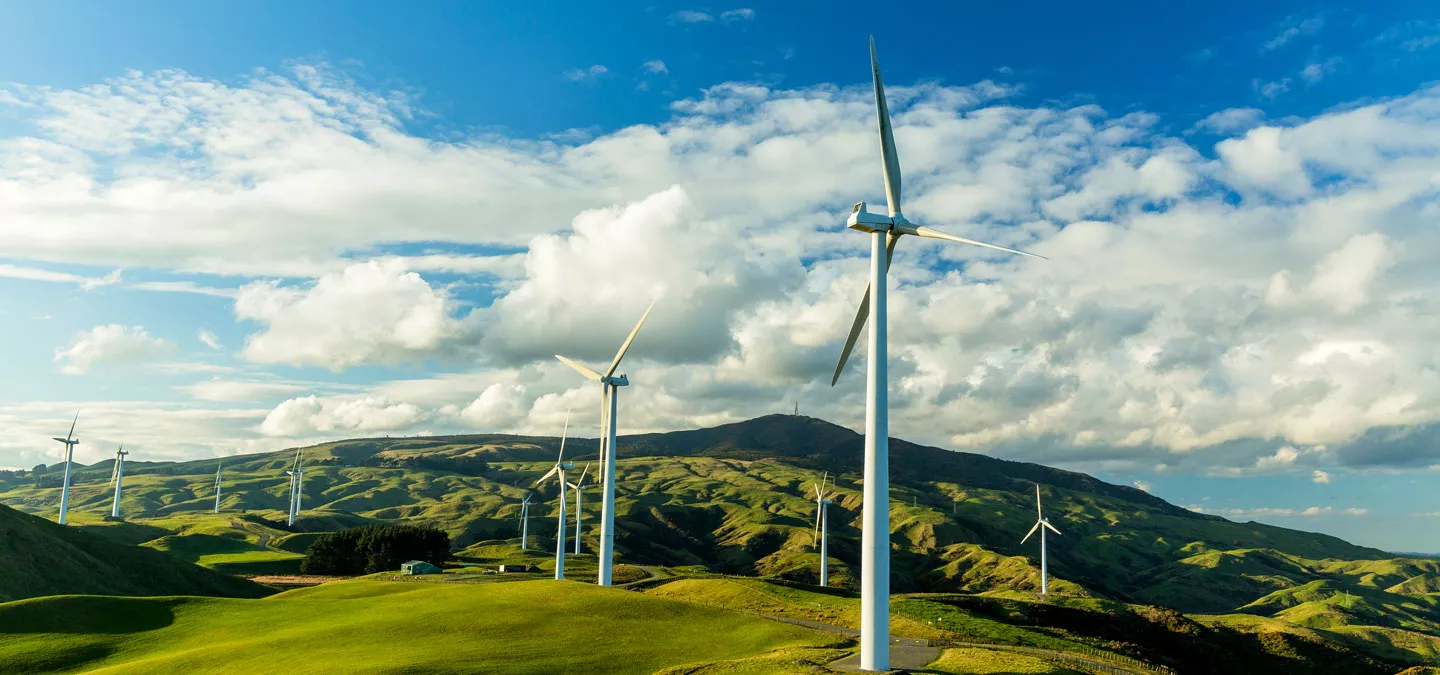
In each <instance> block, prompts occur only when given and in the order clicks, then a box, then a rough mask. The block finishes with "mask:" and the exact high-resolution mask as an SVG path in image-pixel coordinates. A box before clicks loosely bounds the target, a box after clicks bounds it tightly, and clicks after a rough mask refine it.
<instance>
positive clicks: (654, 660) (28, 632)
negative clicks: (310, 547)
mask: <svg viewBox="0 0 1440 675" xmlns="http://www.w3.org/2000/svg"><path fill="white" fill-rule="evenodd" d="M76 617H81V618H80V619H78V620H77V618H76ZM562 618H563V620H562ZM0 634H3V635H4V639H0V672H6V673H27V672H42V671H50V670H57V669H69V670H75V669H84V670H90V669H97V668H105V669H106V672H114V673H142V672H143V673H193V672H217V671H220V670H225V671H228V672H268V671H272V670H274V669H275V668H276V667H277V661H276V659H277V658H279V656H278V655H280V654H283V655H284V663H285V667H284V669H285V670H286V672H295V673H381V672H401V671H404V672H426V673H480V672H483V673H558V672H607V673H652V672H655V671H656V670H658V669H661V668H665V667H669V666H676V665H680V664H687V663H704V662H710V661H721V660H730V659H738V658H745V657H751V656H755V655H757V654H760V653H763V652H767V651H769V650H773V649H778V648H787V647H790V648H794V647H813V646H819V645H823V644H826V643H828V642H832V641H833V640H832V639H831V638H829V637H826V636H824V635H821V634H818V633H814V632H812V631H808V630H805V629H801V628H797V627H793V626H788V625H785V624H779V623H774V622H769V621H764V620H760V619H754V618H750V617H746V616H743V615H739V614H735V613H730V612H723V611H719V610H714V609H709V608H703V607H697V606H695V605H693V604H690V603H680V602H673V601H667V600H663V599H660V598H653V597H646V596H644V595H641V594H637V593H629V592H626V591H620V590H615V589H603V588H599V587H596V586H593V585H585V584H575V583H557V582H554V581H528V582H516V583H506V584H483V585H471V584H417V583H384V582H370V581H355V582H346V583H337V584H327V585H325V586H320V587H315V588H308V589H302V590H298V591H291V592H288V593H282V594H280V595H276V596H273V597H270V598H266V599H264V600H221V599H202V598H151V599H129V598H100V597H84V596H81V597H58V598H43V599H38V600H29V601H23V602H17V603H9V604H4V605H0Z"/></svg>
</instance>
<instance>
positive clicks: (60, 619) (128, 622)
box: [0, 595, 184, 635]
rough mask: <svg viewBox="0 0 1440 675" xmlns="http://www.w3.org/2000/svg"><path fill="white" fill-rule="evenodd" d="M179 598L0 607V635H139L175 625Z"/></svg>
mask: <svg viewBox="0 0 1440 675" xmlns="http://www.w3.org/2000/svg"><path fill="white" fill-rule="evenodd" d="M181 602H184V600H182V599H180V598H126V597H111V596H104V595H59V596H53V597H48V598H36V599H34V600H24V601H20V602H12V603H8V604H5V605H3V606H0V635H6V634H9V635H21V634H25V633H86V634H91V635H93V634H97V633H98V634H122V633H143V632H145V631H150V630H155V629H157V628H164V627H166V626H169V625H170V624H172V623H174V622H175V609H174V608H175V606H176V605H178V604H180V603H181Z"/></svg>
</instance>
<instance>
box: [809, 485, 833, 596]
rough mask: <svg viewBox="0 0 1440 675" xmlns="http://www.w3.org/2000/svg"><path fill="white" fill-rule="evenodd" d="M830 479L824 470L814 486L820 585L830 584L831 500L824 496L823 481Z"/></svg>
mask: <svg viewBox="0 0 1440 675" xmlns="http://www.w3.org/2000/svg"><path fill="white" fill-rule="evenodd" d="M829 479H830V472H828V471H827V472H825V477H824V478H821V479H820V484H819V485H816V486H815V535H812V536H814V537H816V538H818V539H819V542H820V585H821V586H829V585H830V561H829V555H830V553H829V551H830V504H831V501H830V500H829V499H826V498H825V482H826V481H827V480H829Z"/></svg>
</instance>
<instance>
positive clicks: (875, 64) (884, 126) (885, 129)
mask: <svg viewBox="0 0 1440 675" xmlns="http://www.w3.org/2000/svg"><path fill="white" fill-rule="evenodd" d="M870 70H871V72H873V73H874V75H875V115H876V117H878V118H879V119H880V153H881V155H882V156H883V158H884V165H883V169H884V171H885V200H886V201H887V202H889V204H890V216H891V217H892V218H893V217H895V216H897V215H900V156H899V155H898V154H896V152H895V134H894V130H893V129H891V128H890V107H889V106H888V105H886V103H885V84H884V83H883V82H881V81H880V59H879V58H877V57H876V56H875V37H874V36H871V37H870Z"/></svg>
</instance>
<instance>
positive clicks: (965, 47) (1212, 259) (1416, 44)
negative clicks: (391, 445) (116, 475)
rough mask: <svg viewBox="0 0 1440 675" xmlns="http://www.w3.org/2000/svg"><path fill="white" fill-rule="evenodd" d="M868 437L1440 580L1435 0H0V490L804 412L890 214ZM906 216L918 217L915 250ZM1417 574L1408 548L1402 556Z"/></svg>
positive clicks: (851, 388) (854, 395) (845, 402)
mask: <svg viewBox="0 0 1440 675" xmlns="http://www.w3.org/2000/svg"><path fill="white" fill-rule="evenodd" d="M871 34H873V35H874V36H875V37H876V40H877V42H878V45H879V49H880V55H881V59H882V66H883V67H884V72H885V78H886V82H887V83H888V85H889V86H890V93H891V106H892V109H893V110H894V111H895V112H896V116H897V117H896V119H897V128H898V129H899V131H898V132H897V133H898V134H899V144H900V151H901V160H902V165H904V166H905V172H906V173H905V175H906V178H907V181H908V182H907V198H908V200H909V201H907V209H906V212H907V214H917V215H918V216H919V217H925V218H929V219H930V222H932V223H933V224H935V225H937V226H940V227H943V228H946V229H950V230H954V231H956V232H957V233H960V234H965V235H966V236H976V237H978V238H982V239H988V240H991V241H996V242H997V243H1003V244H1008V245H1015V246H1024V247H1027V248H1030V249H1033V250H1037V251H1040V252H1043V253H1045V254H1046V255H1049V256H1050V257H1051V258H1052V259H1053V260H1054V261H1055V262H1053V263H1049V264H1047V266H1044V267H1037V266H1033V265H1030V264H1027V263H1016V262H1014V261H1007V260H1002V259H994V258H989V257H986V256H983V255H978V254H976V253H973V252H968V251H956V250H951V249H945V248H941V247H937V246H933V245H930V244H920V243H915V242H906V247H903V250H902V252H901V254H900V257H898V258H897V260H898V261H899V262H900V264H902V265H903V268H901V269H903V270H904V271H903V272H899V273H897V275H896V276H897V277H898V281H897V291H896V292H897V294H898V296H897V297H898V298H899V301H898V302H897V303H896V305H895V306H894V307H893V308H892V311H894V312H896V315H895V316H896V317H897V318H896V319H895V326H896V328H895V329H894V331H895V337H894V340H895V342H896V344H897V345H900V347H901V348H900V349H899V350H897V352H896V356H895V357H894V361H895V363H892V370H893V371H894V372H895V373H896V377H897V381H896V387H897V391H896V393H895V394H894V398H895V400H896V401H897V407H896V410H895V414H894V418H893V420H894V421H893V422H892V428H893V430H894V432H895V433H896V434H897V435H899V436H902V437H906V438H910V439H913V440H917V441H921V442H927V443H932V444H936V445H941V446H945V447H955V448H959V449H966V450H971V451H980V452H989V453H992V454H996V455H1000V456H1005V457H1011V458H1017V459H1026V460H1031V461H1040V462H1045V463H1050V464H1056V465H1061V466H1067V467H1070V468H1075V469H1077V470H1084V471H1088V472H1092V473H1096V474H1098V475H1100V476H1102V477H1105V478H1107V479H1109V480H1113V481H1116V482H1121V483H1137V484H1140V485H1142V486H1144V487H1145V488H1146V489H1149V490H1151V491H1152V492H1154V493H1155V494H1157V495H1159V496H1161V497H1164V498H1166V499H1168V500H1170V501H1172V502H1174V503H1177V504H1181V505H1186V506H1191V507H1194V508H1197V509H1203V510H1206V511H1208V512H1215V513H1221V514H1223V515H1227V516H1229V517H1233V518H1237V519H1242V520H1243V519H1248V518H1255V519H1259V520H1262V521H1264V522H1270V523H1274V524H1279V525H1285V526H1290V527H1298V528H1302V529H1311V530H1320V531H1326V532H1331V533H1334V534H1337V535H1340V536H1344V537H1347V538H1350V539H1352V540H1354V541H1357V542H1359V543H1365V544H1371V545H1375V546H1382V547H1387V548H1391V549H1401V548H1407V549H1420V550H1432V551H1440V535H1435V536H1429V537H1428V538H1423V539H1420V540H1416V539H1413V538H1407V537H1408V535H1407V534H1406V532H1411V531H1413V526H1414V525H1415V524H1417V523H1430V522H1434V519H1435V518H1436V517H1437V516H1436V515H1435V514H1440V498H1437V497H1429V496H1427V495H1430V494H1433V491H1429V490H1424V489H1422V488H1423V487H1425V486H1426V484H1427V481H1431V480H1434V479H1435V476H1436V474H1435V471H1434V468H1435V467H1436V466H1440V452H1436V448H1437V447H1440V445H1437V444H1436V443H1434V442H1432V440H1431V439H1432V438H1433V431H1432V427H1433V425H1434V424H1435V423H1436V422H1437V421H1440V377H1436V376H1435V373H1437V372H1440V363H1437V361H1436V359H1435V358H1434V357H1432V356H1430V355H1429V349H1428V345H1430V344H1433V338H1434V337H1437V336H1440V324H1437V322H1436V321H1435V320H1434V319H1433V318H1432V317H1433V316H1435V315H1436V313H1434V312H1429V311H1428V309H1429V303H1430V302H1431V300H1429V298H1430V297H1431V294H1430V291H1431V290H1433V289H1434V287H1435V286H1436V281H1437V280H1440V279H1437V278H1436V276H1435V275H1434V273H1433V272H1432V271H1431V270H1433V269H1435V267H1434V266H1433V262H1436V261H1432V260H1430V259H1429V258H1430V257H1432V256H1433V255H1434V254H1433V253H1428V252H1429V251H1434V250H1437V249H1436V247H1434V246H1431V245H1430V244H1432V243H1434V242H1432V240H1433V239H1434V238H1435V235H1434V234H1433V233H1432V232H1431V231H1432V230H1433V222H1434V217H1435V216H1436V215H1437V214H1440V202H1437V198H1436V195H1435V190H1434V189H1433V188H1431V187H1428V186H1427V183H1426V181H1427V180H1429V179H1428V178H1427V176H1433V175H1436V174H1435V172H1436V171H1440V141H1437V140H1436V139H1435V138H1434V137H1433V136H1432V135H1431V134H1430V132H1429V129H1432V128H1436V127H1435V125H1434V122H1436V121H1440V120H1436V119H1435V118H1436V117H1440V112H1437V111H1440V104H1437V103H1436V101H1437V100H1440V93H1436V91H1435V90H1434V89H1432V88H1431V87H1430V85H1429V83H1430V81H1431V79H1432V77H1433V75H1432V74H1433V73H1434V72H1436V71H1435V67H1436V65H1437V62H1440V9H1437V8H1436V7H1434V6H1433V5H1431V4H1426V3H1413V2H1411V3H1404V2H1374V3H1366V4H1364V5H1356V6H1345V5H1316V4H1302V3H1264V4H1263V5H1257V4H1255V3H1138V2H1136V3H1106V4H1105V7H1104V8H1103V9H1100V10H1096V9H1094V8H1093V7H1089V6H1082V5H1081V4H1079V3H1051V4H1049V5H1048V6H1046V7H1045V9H1044V11H1035V10H1033V9H1031V10H1030V11H1020V10H1017V9H1014V8H1010V7H1007V6H1004V5H1003V4H1000V3H990V4H975V5H970V6H967V5H961V4H960V3H934V4H933V5H932V6H928V7H926V6H912V7H907V8H906V9H904V10H897V11H893V12H890V13H888V14H883V15H882V13H881V12H879V11H877V10H876V9H875V8H874V7H873V6H866V5H860V4H853V5H852V4H846V3H823V4H822V3H782V4H777V5H776V6H765V5H759V4H753V5H752V4H739V3H737V4H735V5H733V6H731V5H678V4H677V5H644V4H636V5H633V6H624V7H613V6H605V5H596V4H594V3H530V4H528V5H526V4H524V3H494V4H493V5H492V6H486V5H481V4H479V3H439V2H435V3H425V4H423V5H422V6H418V7H401V6H399V5H394V4H385V3H322V2H314V3H303V4H300V5H294V4H291V3H263V2H262V3H198V4H197V3H158V2H151V3H143V2H142V3H127V4H125V5H124V6H118V5H109V6H106V5H96V4H94V3H67V2H55V3H27V4H22V3H0V251H4V252H6V253H5V254H4V255H3V256H0V320H3V321H4V322H5V323H6V325H8V326H10V327H12V330H9V331H6V332H4V333H0V350H3V352H4V353H6V354H9V355H11V358H8V359H6V361H5V362H4V363H0V381H4V382H6V383H7V384H9V386H7V387H4V388H3V389H0V420H3V421H4V422H5V423H6V425H7V427H9V428H12V429H15V430H16V431H15V433H14V434H13V437H11V438H9V439H7V440H5V441H0V465H4V466H30V465H32V464H34V463H36V462H38V461H42V460H44V461H53V456H54V455H55V454H56V451H57V449H56V448H51V447H49V446H48V445H47V442H46V441H45V438H47V437H48V436H49V435H52V431H51V427H52V426H54V425H55V424H59V423H60V421H61V420H62V419H68V417H69V415H70V414H73V412H67V411H73V410H74V408H75V407H77V406H78V407H83V408H84V409H85V410H86V411H87V412H85V413H84V414H83V416H82V417H83V419H82V430H83V433H84V434H86V435H85V436H82V438H86V439H87V444H86V445H84V446H82V447H81V450H80V454H81V457H82V458H83V459H85V460H86V461H93V460H96V459H99V458H100V457H102V456H104V455H106V454H108V453H109V452H110V451H111V450H110V448H113V445H110V444H113V443H118V442H120V441H124V442H125V443H126V444H127V447H131V448H134V449H135V450H136V452H137V453H148V454H150V455H151V456H152V457H155V458H161V457H166V458H182V457H198V456H211V455H215V454H229V453H233V452H237V451H239V452H250V451H260V450H268V449H275V448H277V447H284V446H286V445H293V444H296V443H302V442H309V441H314V440H320V439H325V438H334V437H337V436H353V435H363V434H376V433H390V434H415V433H442V432H456V431H518V432H527V433H553V432H556V431H558V427H559V425H560V424H561V420H562V419H563V416H564V412H565V410H567V409H569V408H572V407H573V408H575V409H577V410H588V409H591V408H593V407H594V406H595V405H596V401H594V400H593V399H594V398H595V392H593V391H591V390H590V389H589V388H587V387H584V386H582V383H580V382H576V381H574V379H573V374H572V373H569V372H568V371H565V370H564V369H563V367H560V366H558V365H556V364H554V363H553V360H551V359H550V358H549V354H551V353H554V352H556V351H559V352H562V353H567V354H571V355H573V356H576V357H578V358H582V359H589V360H594V361H600V360H602V359H605V358H608V354H607V352H610V351H612V350H613V348H614V345H613V343H615V342H617V341H618V340H619V339H620V337H621V336H622V335H623V334H624V332H625V330H627V328H628V326H629V325H630V322H631V321H633V317H634V316H638V314H639V312H640V311H642V310H643V308H644V306H645V304H646V303H648V301H649V300H650V299H651V298H656V297H658V298H660V302H661V304H660V305H659V308H658V309H657V313H656V316H655V319H654V320H653V322H652V325H650V326H649V327H647V333H646V334H645V335H644V336H642V339H641V341H640V342H639V343H637V349H636V352H635V354H634V356H633V357H632V358H634V359H635V363H634V364H632V365H631V367H632V368H634V371H633V373H634V374H635V375H636V376H637V379H639V378H643V379H644V380H645V381H647V382H648V383H649V385H650V386H649V387H648V388H641V387H638V386H637V388H636V389H637V391H636V392H634V398H633V399H630V400H631V401H632V403H631V405H632V406H633V409H632V410H630V411H629V412H627V415H626V418H625V419H626V421H627V423H629V424H632V425H634V426H633V428H632V429H631V430H632V431H642V430H663V429H675V428H687V427H693V426H699V425H707V424H714V423H718V422H724V421H731V420H735V419H743V418H745V417H749V416H753V415H756V414H763V413H765V412H772V411H780V410H787V409H788V406H789V403H788V402H790V401H793V400H795V399H799V400H801V402H802V407H804V408H806V409H807V410H810V411H813V413H814V414H816V415H817V416H822V417H825V418H827V419H831V420H834V421H836V422H839V423H842V424H846V425H849V426H852V427H858V425H859V423H860V421H861V415H860V411H859V410H858V409H857V403H858V402H859V401H860V393H861V387H862V386H863V382H861V379H862V378H859V377H856V376H855V372H852V373H850V375H849V376H848V377H847V378H846V379H845V380H842V382H841V385H840V386H839V387H837V388H836V389H833V390H832V389H830V388H829V387H828V386H826V385H827V383H826V382H825V381H824V380H825V375H826V374H828V371H829V369H830V368H831V367H832V365H831V364H832V363H833V358H834V356H835V353H836V352H837V351H838V342H839V340H840V339H842V338H843V333H844V329H845V326H846V325H847V324H848V317H849V316H850V314H851V313H852V312H853V303H854V302H855V301H856V300H857V299H858V297H859V290H860V289H861V288H862V286H863V269H864V256H865V253H866V250H865V246H864V243H863V242H862V241H858V240H857V239H856V238H855V237H853V236H847V234H846V233H845V232H843V230H842V229H841V228H840V227H839V223H840V222H842V221H843V214H844V213H845V212H846V211H848V209H849V205H850V204H851V203H853V202H854V201H855V200H857V199H869V200H870V201H871V202H872V203H876V202H882V201H883V197H882V196H880V195H879V194H878V193H879V172H878V171H876V170H875V169H876V167H875V166H874V165H875V162H874V160H873V150H874V149H873V147H871V146H872V145H873V143H874V140H873V131H872V128H873V127H872V126H871V125H873V118H871V117H870V115H871V114H872V113H871V112H870V109H869V107H868V106H869V105H870V102H869V98H868V97H869V93H868V89H867V87H868V84H867V83H868V71H867V68H866V66H867V64H866V53H865V38H866V36H867V35H871ZM917 215H912V218H914V217H917ZM1412 542H1413V544H1412Z"/></svg>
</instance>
